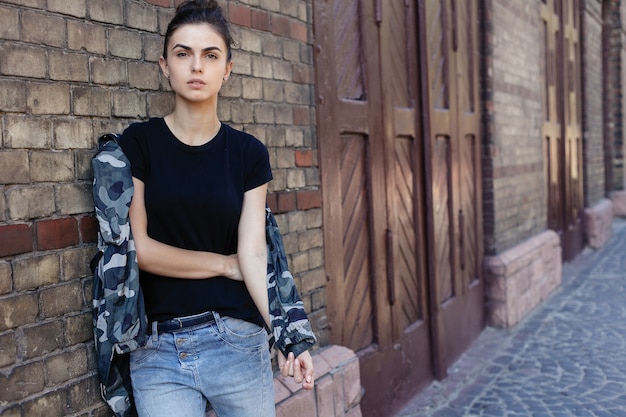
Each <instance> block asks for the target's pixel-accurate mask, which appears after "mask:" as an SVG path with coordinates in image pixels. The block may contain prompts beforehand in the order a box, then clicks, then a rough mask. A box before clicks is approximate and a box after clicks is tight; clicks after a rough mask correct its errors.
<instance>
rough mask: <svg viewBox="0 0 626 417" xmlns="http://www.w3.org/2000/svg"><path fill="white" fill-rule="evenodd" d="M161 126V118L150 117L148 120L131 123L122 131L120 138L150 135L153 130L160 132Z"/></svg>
mask: <svg viewBox="0 0 626 417" xmlns="http://www.w3.org/2000/svg"><path fill="white" fill-rule="evenodd" d="M162 125H163V118H162V117H152V118H150V119H148V120H144V121H141V122H134V123H131V124H130V125H129V126H128V127H127V128H126V129H125V130H124V133H123V134H122V136H124V135H133V136H134V135H142V134H144V135H145V134H151V133H154V131H155V130H160V129H161V128H162Z"/></svg>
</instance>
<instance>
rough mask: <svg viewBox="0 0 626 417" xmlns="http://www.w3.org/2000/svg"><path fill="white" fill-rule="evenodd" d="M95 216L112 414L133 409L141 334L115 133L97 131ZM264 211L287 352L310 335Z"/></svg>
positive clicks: (125, 186)
mask: <svg viewBox="0 0 626 417" xmlns="http://www.w3.org/2000/svg"><path fill="white" fill-rule="evenodd" d="M92 165H93V170H94V186H93V197H94V205H95V208H96V216H97V218H98V224H99V233H98V249H99V250H100V252H99V253H98V254H97V255H96V257H94V259H93V260H92V270H94V286H93V316H94V336H95V342H96V352H97V355H98V358H97V362H98V374H99V376H100V384H101V391H102V396H103V398H104V399H105V400H106V402H107V403H108V405H109V407H110V408H111V409H112V410H113V412H114V413H115V415H116V416H117V417H130V416H135V415H136V411H135V407H134V402H133V398H132V389H131V385H130V369H129V358H128V356H129V355H128V353H129V352H131V351H132V350H134V349H137V348H139V347H141V346H143V345H145V342H146V330H147V319H146V315H145V306H144V303H143V295H142V292H141V287H140V286H139V267H138V266H137V256H136V252H135V246H134V241H133V237H132V233H131V230H130V222H129V218H128V211H129V207H130V201H131V199H132V194H133V190H134V189H133V183H132V173H131V170H130V162H129V161H128V159H127V158H126V156H125V155H124V153H123V151H122V148H121V147H120V146H119V144H118V143H117V135H113V134H109V135H104V136H102V137H101V138H100V139H99V144H98V152H97V153H96V155H95V156H94V158H93V160H92ZM265 214H266V223H265V227H266V238H267V286H268V298H269V310H270V311H269V313H270V320H271V324H272V331H271V335H272V339H273V341H274V343H275V347H276V348H277V349H279V350H280V351H281V352H283V354H284V355H285V356H287V355H288V353H289V352H293V353H294V355H295V356H298V355H300V354H301V353H302V352H304V351H305V350H307V349H309V348H311V347H312V346H313V345H314V344H315V342H316V338H315V335H314V334H313V331H312V329H311V324H310V323H309V320H308V317H307V314H306V312H305V310H304V304H303V303H302V300H301V298H300V295H299V294H298V291H297V289H296V286H295V283H294V279H293V276H292V274H291V273H290V272H289V269H288V264H287V257H286V255H285V249H284V246H283V240H282V236H281V234H280V230H279V229H278V224H277V223H276V219H275V218H274V215H273V214H272V211H271V210H270V209H269V207H266V209H265Z"/></svg>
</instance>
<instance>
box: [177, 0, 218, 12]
mask: <svg viewBox="0 0 626 417" xmlns="http://www.w3.org/2000/svg"><path fill="white" fill-rule="evenodd" d="M219 7H220V5H219V4H218V3H217V0H187V1H184V2H182V3H181V4H179V5H178V7H177V8H176V13H181V12H185V11H188V10H203V9H208V10H214V9H217V8H219Z"/></svg>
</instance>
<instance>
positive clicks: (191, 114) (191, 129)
mask: <svg viewBox="0 0 626 417" xmlns="http://www.w3.org/2000/svg"><path fill="white" fill-rule="evenodd" d="M164 119H165V123H166V124H167V126H168V127H169V129H170V130H171V131H172V133H173V134H174V136H176V137H177V138H178V140H180V141H181V142H183V143H185V144H187V145H190V146H200V145H204V144H205V143H207V142H209V141H210V140H211V139H213V138H214V137H215V135H217V132H219V130H220V126H221V122H220V121H219V119H218V118H217V112H215V111H206V110H205V111H200V110H199V109H197V111H194V110H192V109H189V108H187V109H185V110H184V111H183V110H182V109H180V108H179V106H177V107H176V109H175V110H174V111H173V112H172V113H170V114H168V115H167V116H165V118H164Z"/></svg>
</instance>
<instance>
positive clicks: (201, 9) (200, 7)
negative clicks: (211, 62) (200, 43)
mask: <svg viewBox="0 0 626 417" xmlns="http://www.w3.org/2000/svg"><path fill="white" fill-rule="evenodd" d="M199 23H207V24H209V25H211V26H212V27H213V29H215V30H216V31H217V32H218V33H219V34H220V36H221V37H222V39H223V40H224V43H225V44H226V49H227V52H228V55H227V60H228V61H230V60H231V58H232V52H231V45H233V37H232V35H231V33H230V25H229V24H228V20H226V18H225V17H224V13H223V12H222V8H221V7H220V6H219V5H218V4H217V1H216V0H188V1H185V2H182V3H181V4H180V5H179V6H178V7H177V8H176V15H174V17H173V18H172V20H171V21H170V24H169V25H168V26H167V32H165V42H164V45H163V58H167V44H168V43H169V41H170V38H171V37H172V34H173V33H174V32H175V31H176V30H177V29H178V28H180V27H181V26H184V25H190V24H199Z"/></svg>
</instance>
